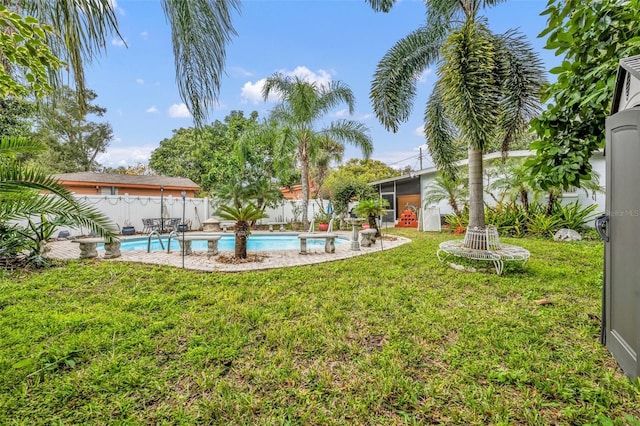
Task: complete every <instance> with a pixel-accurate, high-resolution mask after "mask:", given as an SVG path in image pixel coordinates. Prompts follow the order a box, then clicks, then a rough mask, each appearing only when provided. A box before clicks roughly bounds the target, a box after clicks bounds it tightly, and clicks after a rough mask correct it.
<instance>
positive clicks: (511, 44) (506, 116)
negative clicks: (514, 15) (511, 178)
mask: <svg viewBox="0 0 640 426" xmlns="http://www.w3.org/2000/svg"><path fill="white" fill-rule="evenodd" d="M496 46H497V48H498V52H497V53H498V56H497V58H498V59H499V62H498V64H497V65H498V68H497V74H498V75H499V78H500V81H501V82H502V99H501V102H500V121H499V123H498V126H499V129H500V130H501V132H502V134H503V135H502V137H501V139H502V143H501V145H502V151H503V152H506V151H508V150H509V145H510V144H511V142H513V141H514V140H515V139H517V138H518V137H519V136H520V135H522V133H523V132H525V131H526V129H527V127H528V124H529V121H530V120H531V119H532V118H534V117H536V116H537V115H538V114H539V113H540V110H541V102H540V99H541V94H542V87H543V86H544V85H545V84H546V79H545V77H544V67H543V65H542V61H541V60H540V58H539V57H538V55H536V54H535V53H534V51H533V48H532V46H531V44H530V43H529V42H528V41H527V40H526V38H525V37H524V36H523V35H522V34H519V33H518V32H517V31H515V30H510V31H508V32H506V33H505V34H502V35H498V36H496Z"/></svg>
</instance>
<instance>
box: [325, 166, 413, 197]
mask: <svg viewBox="0 0 640 426" xmlns="http://www.w3.org/2000/svg"><path fill="white" fill-rule="evenodd" d="M410 171H411V170H410V169H409V170H404V171H402V170H398V169H394V168H393V167H390V166H387V165H386V164H385V163H383V162H382V161H378V160H372V159H366V160H363V159H360V158H351V159H349V160H348V161H347V162H346V163H345V164H341V165H339V166H338V167H337V168H336V169H333V170H331V171H330V172H329V175H328V176H327V178H326V181H325V185H324V190H323V191H322V192H321V193H320V196H322V197H323V198H332V195H333V194H334V193H335V191H336V189H337V188H338V187H339V186H341V185H342V184H344V183H345V182H360V183H369V182H375V181H377V180H382V179H387V178H392V177H396V176H400V175H402V174H403V172H406V173H409V172H410Z"/></svg>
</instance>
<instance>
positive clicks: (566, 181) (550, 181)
mask: <svg viewBox="0 0 640 426" xmlns="http://www.w3.org/2000/svg"><path fill="white" fill-rule="evenodd" d="M543 13H544V14H546V15H548V16H549V18H548V20H547V28H546V29H545V30H544V31H543V32H542V33H541V34H540V35H539V37H544V36H547V44H546V46H545V47H546V48H547V49H550V50H554V51H555V54H556V56H560V55H564V59H563V62H562V64H561V65H560V66H558V67H555V68H553V69H551V71H550V72H551V73H552V74H555V75H557V80H556V82H555V83H553V84H551V85H550V86H548V87H547V88H546V90H545V92H544V96H543V101H545V102H546V103H547V109H546V111H544V113H543V114H542V115H541V117H540V118H537V119H535V120H533V122H532V126H533V128H534V129H535V131H536V133H537V136H538V138H539V140H538V141H537V142H535V143H533V144H532V145H531V148H532V149H535V150H537V153H536V157H535V158H533V159H532V160H531V161H529V162H528V163H527V164H528V165H529V166H530V167H531V172H532V173H533V174H534V175H536V179H537V181H538V184H539V185H540V187H541V188H542V189H543V190H552V189H553V188H554V187H559V188H564V189H567V188H569V187H570V186H574V187H579V186H580V181H581V180H585V181H588V180H589V179H590V177H591V163H590V158H591V154H592V152H593V151H594V150H596V149H598V148H600V147H602V146H604V140H605V128H604V125H605V118H606V117H607V116H608V115H609V112H610V107H611V100H612V98H613V90H614V85H615V79H616V71H617V68H618V64H619V62H620V59H621V58H624V57H627V56H632V55H637V54H638V52H640V26H639V25H638V22H640V0H625V1H620V0H599V1H588V2H584V1H580V0H550V1H549V3H548V4H547V9H546V10H545V11H544V12H543Z"/></svg>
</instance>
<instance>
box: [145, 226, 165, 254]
mask: <svg viewBox="0 0 640 426" xmlns="http://www.w3.org/2000/svg"><path fill="white" fill-rule="evenodd" d="M154 235H155V236H156V237H158V242H160V247H161V248H162V250H164V244H163V243H162V237H160V233H159V232H158V231H156V230H153V231H151V233H150V234H149V238H147V253H151V237H153V236H154Z"/></svg>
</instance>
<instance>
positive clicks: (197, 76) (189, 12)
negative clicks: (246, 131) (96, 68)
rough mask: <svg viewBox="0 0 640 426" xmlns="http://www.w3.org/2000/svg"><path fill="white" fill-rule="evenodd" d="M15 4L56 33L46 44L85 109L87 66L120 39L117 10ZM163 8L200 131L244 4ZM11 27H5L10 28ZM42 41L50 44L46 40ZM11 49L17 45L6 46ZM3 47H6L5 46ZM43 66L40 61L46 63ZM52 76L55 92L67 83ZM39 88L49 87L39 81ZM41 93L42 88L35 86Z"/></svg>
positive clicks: (205, 0) (181, 82)
mask: <svg viewBox="0 0 640 426" xmlns="http://www.w3.org/2000/svg"><path fill="white" fill-rule="evenodd" d="M11 4H12V7H14V8H15V12H18V13H25V14H27V15H31V16H34V17H35V18H37V19H38V20H40V22H41V23H44V24H48V25H49V26H50V28H52V29H54V30H55V36H51V37H46V43H47V44H48V47H49V49H51V52H52V53H53V55H55V56H56V57H58V58H61V59H62V60H64V61H66V62H67V63H68V65H69V71H71V72H72V74H73V80H74V83H75V84H74V86H75V88H76V89H77V91H78V95H79V100H80V105H82V106H84V103H83V102H82V99H83V98H82V96H83V95H85V94H86V93H87V91H86V86H85V75H84V67H85V63H88V62H91V61H92V60H93V59H95V58H96V57H97V56H99V55H100V54H102V53H104V52H105V51H106V47H107V45H108V40H109V39H110V38H111V36H112V34H115V35H116V36H118V37H120V34H119V30H118V21H117V17H116V12H115V10H114V4H115V2H114V1H113V0H48V1H47V0H44V1H36V0H25V1H20V2H11ZM162 7H163V9H164V13H165V17H166V19H167V21H168V22H169V24H170V26H171V38H172V43H173V53H174V61H175V69H176V81H177V83H178V91H179V93H180V97H181V98H182V100H183V101H184V102H185V104H186V105H187V107H188V108H189V111H190V112H191V114H192V115H193V117H194V120H195V122H196V125H197V126H198V127H201V126H202V125H204V122H205V119H206V117H207V111H208V109H209V108H210V107H213V106H214V105H215V104H216V99H217V97H218V94H219V88H220V80H221V77H222V71H223V68H224V61H225V48H226V44H227V43H228V42H229V40H230V37H231V36H233V35H234V34H235V31H234V29H233V26H232V24H231V13H232V11H233V10H234V9H236V10H237V9H238V7H239V1H238V0H190V1H181V0H163V1H162ZM10 26H11V25H5V28H7V27H10ZM34 31H35V30H34ZM37 35H38V34H37ZM39 38H40V39H43V40H44V39H45V36H44V35H42V36H39ZM120 38H121V37H120ZM27 40H30V39H28V38H27ZM10 44H11V42H9V43H6V45H10ZM2 47H3V48H4V47H5V44H4V43H3V45H2ZM3 52H4V49H3ZM30 55H31V53H29V54H27V55H25V57H26V59H27V60H29V56H30ZM45 59H47V60H48V61H49V62H50V64H45V65H52V66H51V68H52V69H53V70H55V69H57V68H59V66H58V67H55V66H53V65H55V62H54V61H53V59H52V58H49V57H48V56H45ZM43 62H44V61H43V60H40V63H43ZM27 65H28V64H27ZM49 76H50V77H51V78H52V79H53V83H54V85H55V86H57V87H59V86H61V84H60V83H61V81H63V79H62V78H61V76H60V75H59V74H58V73H55V72H52V73H50V74H49ZM38 83H39V84H40V85H41V86H43V85H44V84H43V83H40V82H39V81H38ZM35 89H37V87H36V85H35V84H34V90H35ZM0 95H1V93H0ZM0 97H3V95H2V96H0Z"/></svg>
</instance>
